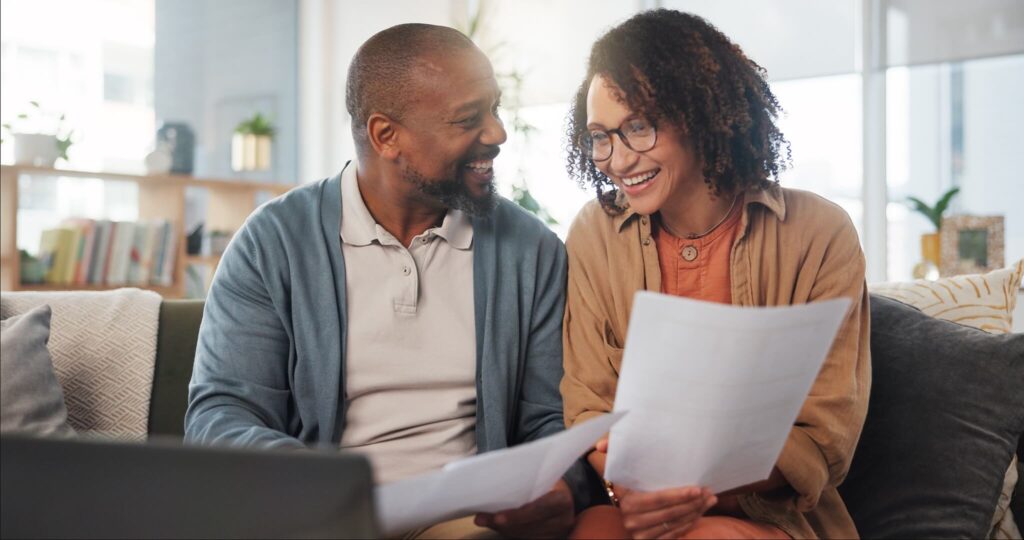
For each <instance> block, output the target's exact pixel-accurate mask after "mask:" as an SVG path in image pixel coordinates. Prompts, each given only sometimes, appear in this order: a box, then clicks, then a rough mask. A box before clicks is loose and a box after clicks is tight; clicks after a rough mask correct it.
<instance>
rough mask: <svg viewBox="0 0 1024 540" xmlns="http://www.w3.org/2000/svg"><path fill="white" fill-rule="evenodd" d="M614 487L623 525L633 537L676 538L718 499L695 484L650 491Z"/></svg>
mask: <svg viewBox="0 0 1024 540" xmlns="http://www.w3.org/2000/svg"><path fill="white" fill-rule="evenodd" d="M615 491H616V494H617V495H618V496H619V500H620V502H619V508H620V509H621V510H622V518H623V525H624V526H625V527H626V530H627V531H629V533H630V535H631V536H632V537H633V538H679V537H680V536H682V535H683V534H684V533H686V531H688V530H689V529H690V528H691V527H693V525H694V523H696V522H697V520H698V519H699V518H700V517H701V516H703V515H704V513H705V512H707V511H708V509H709V508H711V507H712V506H714V505H715V504H716V503H717V502H718V497H715V495H714V493H711V491H710V490H708V489H707V488H702V487H697V486H690V487H682V488H672V489H663V490H661V491H653V492H643V491H629V490H620V489H616V490H615ZM620 491H621V493H619V492H620Z"/></svg>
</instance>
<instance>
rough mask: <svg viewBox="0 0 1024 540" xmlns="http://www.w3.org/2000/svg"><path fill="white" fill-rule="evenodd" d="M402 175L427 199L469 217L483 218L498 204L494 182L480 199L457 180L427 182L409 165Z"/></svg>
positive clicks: (463, 183) (447, 179)
mask: <svg viewBox="0 0 1024 540" xmlns="http://www.w3.org/2000/svg"><path fill="white" fill-rule="evenodd" d="M402 174H403V176H404V177H405V180H406V181H407V182H409V183H411V184H413V185H414V186H416V189H417V190H419V192H420V193H422V194H424V195H426V196H427V197H428V198H430V199H433V200H435V201H437V202H438V203H440V204H441V205H442V206H444V207H445V208H450V209H454V210H461V211H463V212H465V213H466V214H468V215H470V216H471V217H485V216H487V215H489V214H490V213H491V211H492V210H494V207H495V206H497V204H498V198H497V197H496V196H495V191H494V182H491V184H490V185H489V186H488V187H487V192H486V193H484V194H483V195H482V196H480V197H474V196H473V194H472V193H470V192H469V188H467V187H466V183H465V182H462V181H459V179H457V178H446V179H439V180H428V179H427V178H426V177H425V176H423V175H422V174H420V173H419V172H417V171H415V170H414V169H413V168H412V167H410V166H409V165H406V166H405V169H404V170H403V171H402Z"/></svg>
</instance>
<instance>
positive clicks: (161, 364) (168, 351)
mask: <svg viewBox="0 0 1024 540" xmlns="http://www.w3.org/2000/svg"><path fill="white" fill-rule="evenodd" d="M203 304H204V303H203V301H202V300H164V301H163V302H162V303H161V304H160V330H159V332H158V334H157V341H156V366H155V367H154V371H153V394H152V397H151V398H150V403H149V426H148V432H149V435H150V436H154V435H167V436H174V437H177V438H181V437H182V436H183V435H184V432H185V409H186V408H187V407H188V383H189V380H191V378H192V362H193V361H194V360H195V357H196V341H197V339H198V336H199V323H200V322H202V320H203Z"/></svg>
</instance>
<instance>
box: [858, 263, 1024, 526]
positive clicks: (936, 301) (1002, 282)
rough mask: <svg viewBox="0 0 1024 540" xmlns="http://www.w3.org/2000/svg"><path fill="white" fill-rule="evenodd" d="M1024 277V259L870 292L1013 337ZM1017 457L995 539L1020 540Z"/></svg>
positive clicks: (1001, 504) (1007, 480)
mask: <svg viewBox="0 0 1024 540" xmlns="http://www.w3.org/2000/svg"><path fill="white" fill-rule="evenodd" d="M1022 274H1024V259H1021V260H1019V261H1017V263H1016V264H1014V265H1013V266H1009V267H1007V268H1003V269H1001V270H994V271H992V272H989V273H987V274H971V275H963V276H953V277H947V278H942V279H939V280H936V281H926V280H923V279H919V280H916V281H910V282H890V283H876V284H874V285H869V286H868V289H870V290H871V292H873V293H875V294H879V295H882V296H886V297H889V298H892V299H894V300H898V301H900V302H903V303H904V304H909V305H911V306H914V307H916V308H917V309H920V310H921V311H922V312H924V313H926V314H928V315H930V316H932V317H935V318H938V319H944V320H947V321H953V322H955V323H959V324H962V325H964V326H970V327H973V328H978V329H980V330H984V331H986V332H988V333H990V334H1008V333H1010V332H1012V328H1013V310H1014V308H1015V307H1016V304H1017V291H1018V289H1019V288H1020V286H1021V276H1022ZM1017 480H1018V479H1017V458H1016V456H1015V457H1014V458H1013V459H1012V460H1011V461H1010V467H1009V468H1008V469H1007V470H1006V477H1005V479H1004V482H1003V490H1002V494H1001V495H1000V496H999V503H998V505H997V507H996V511H995V515H994V516H993V518H992V531H991V534H990V536H989V537H990V538H1020V530H1019V529H1018V528H1017V526H1016V523H1015V522H1014V519H1013V514H1012V513H1011V512H1010V511H1009V506H1010V499H1011V498H1012V495H1013V489H1014V486H1015V485H1016V484H1017Z"/></svg>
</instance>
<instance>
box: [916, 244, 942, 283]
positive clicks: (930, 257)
mask: <svg viewBox="0 0 1024 540" xmlns="http://www.w3.org/2000/svg"><path fill="white" fill-rule="evenodd" d="M939 246H940V244H939V233H929V234H922V235H921V262H919V263H917V264H916V265H915V266H914V271H913V275H914V278H915V279H927V280H929V281H934V280H936V279H939V261H940V258H939V253H940V252H939Z"/></svg>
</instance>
